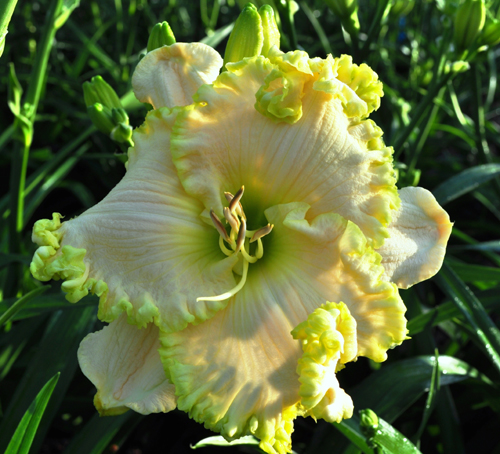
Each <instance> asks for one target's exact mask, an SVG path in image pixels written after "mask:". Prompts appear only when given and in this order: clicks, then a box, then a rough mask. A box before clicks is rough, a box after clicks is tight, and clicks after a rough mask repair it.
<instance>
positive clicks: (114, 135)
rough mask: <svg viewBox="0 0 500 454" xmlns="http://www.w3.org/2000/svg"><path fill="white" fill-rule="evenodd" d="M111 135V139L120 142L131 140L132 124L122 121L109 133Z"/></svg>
mask: <svg viewBox="0 0 500 454" xmlns="http://www.w3.org/2000/svg"><path fill="white" fill-rule="evenodd" d="M109 137H111V140H114V141H115V142H119V143H126V142H131V139H132V126H129V125H125V124H123V123H120V124H118V125H117V126H115V127H114V128H113V130H112V131H111V133H110V134H109Z"/></svg>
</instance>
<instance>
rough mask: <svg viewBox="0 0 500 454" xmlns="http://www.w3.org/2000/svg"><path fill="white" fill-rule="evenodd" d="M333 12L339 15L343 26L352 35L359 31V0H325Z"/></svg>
mask: <svg viewBox="0 0 500 454" xmlns="http://www.w3.org/2000/svg"><path fill="white" fill-rule="evenodd" d="M324 1H325V3H326V4H327V6H328V7H329V8H330V9H331V10H332V11H333V13H334V14H335V15H336V16H338V17H339V19H340V21H341V22H342V26H343V27H344V29H345V30H346V31H347V33H349V34H350V35H357V34H358V33H359V28H360V27H359V19H358V1H357V0H324Z"/></svg>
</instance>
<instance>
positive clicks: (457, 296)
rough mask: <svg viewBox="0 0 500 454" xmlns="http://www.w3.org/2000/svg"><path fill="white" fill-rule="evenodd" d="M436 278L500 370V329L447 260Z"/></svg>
mask: <svg viewBox="0 0 500 454" xmlns="http://www.w3.org/2000/svg"><path fill="white" fill-rule="evenodd" d="M435 279H436V282H437V283H438V285H439V286H440V287H441V289H442V290H443V291H444V292H445V293H446V294H447V295H448V296H449V297H450V298H451V299H452V301H453V302H454V303H455V304H456V306H457V307H458V309H460V311H461V312H462V314H463V315H464V317H465V319H466V320H467V322H468V323H469V325H470V327H471V328H472V330H473V331H474V334H475V336H476V338H477V340H478V341H479V342H480V343H481V344H482V345H483V346H484V349H485V352H486V354H487V355H488V356H489V357H490V359H491V361H492V362H493V365H494V366H495V367H496V368H497V369H498V370H499V371H500V331H499V330H498V328H497V327H496V325H495V324H494V323H493V322H492V320H491V319H490V317H489V316H488V314H487V313H486V311H485V309H484V307H483V305H482V304H481V302H480V301H479V300H478V299H477V298H476V296H475V295H474V293H472V291H471V290H470V289H469V287H467V285H465V283H464V282H463V281H462V280H461V279H460V278H459V277H458V276H457V275H456V273H455V272H454V271H453V270H452V269H451V268H450V266H449V265H448V263H447V261H445V263H444V264H443V267H442V268H441V271H440V272H439V274H438V275H437V276H436V278H435Z"/></svg>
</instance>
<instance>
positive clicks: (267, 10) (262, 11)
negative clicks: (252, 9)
mask: <svg viewBox="0 0 500 454" xmlns="http://www.w3.org/2000/svg"><path fill="white" fill-rule="evenodd" d="M259 16H260V19H261V21H262V32H263V34H264V42H263V44H262V50H261V51H260V54H261V55H264V57H267V55H268V53H269V50H270V49H271V47H273V46H276V47H277V48H279V47H280V31H279V29H278V26H277V25H276V19H275V17H274V10H273V8H272V6H270V5H262V6H261V7H260V8H259Z"/></svg>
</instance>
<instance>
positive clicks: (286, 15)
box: [275, 0, 299, 50]
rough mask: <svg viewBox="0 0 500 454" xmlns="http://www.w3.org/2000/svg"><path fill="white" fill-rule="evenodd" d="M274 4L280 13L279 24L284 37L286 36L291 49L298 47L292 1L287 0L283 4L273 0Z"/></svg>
mask: <svg viewBox="0 0 500 454" xmlns="http://www.w3.org/2000/svg"><path fill="white" fill-rule="evenodd" d="M275 5H276V8H277V9H278V12H279V14H280V18H281V25H282V27H283V31H284V32H285V35H286V37H287V38H288V42H289V44H290V47H291V48H292V50H295V49H298V48H299V44H298V42H297V33H296V32H295V25H294V22H293V13H292V2H290V1H288V0H287V1H286V6H285V5H283V3H281V2H280V1H277V2H275Z"/></svg>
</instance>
